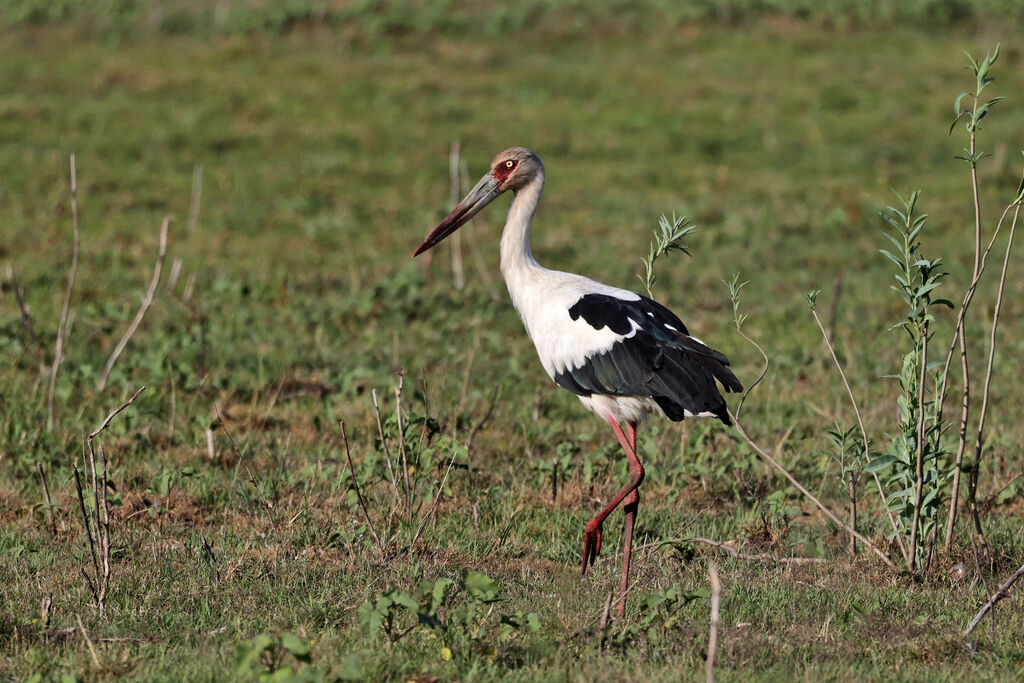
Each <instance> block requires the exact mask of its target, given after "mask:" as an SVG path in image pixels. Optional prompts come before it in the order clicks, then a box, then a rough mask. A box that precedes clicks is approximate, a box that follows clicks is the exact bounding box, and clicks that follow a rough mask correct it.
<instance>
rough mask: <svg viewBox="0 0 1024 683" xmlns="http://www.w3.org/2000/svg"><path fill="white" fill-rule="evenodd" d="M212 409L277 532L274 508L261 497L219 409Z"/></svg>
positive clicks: (258, 487)
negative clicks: (272, 511) (272, 512)
mask: <svg viewBox="0 0 1024 683" xmlns="http://www.w3.org/2000/svg"><path fill="white" fill-rule="evenodd" d="M213 409H214V410H215V411H216V413H217V424H219V425H220V426H221V427H223V428H224V434H226V435H227V437H228V442H229V443H230V444H231V448H232V450H234V452H235V455H237V456H238V460H239V462H241V463H242V466H243V467H245V472H246V474H248V475H249V483H250V484H252V487H253V488H254V489H256V495H257V496H259V499H260V506H261V507H262V508H263V510H264V511H265V512H266V513H267V519H269V520H270V526H271V527H273V529H274V531H277V523H276V522H275V521H274V515H273V514H271V510H272V509H273V508H274V506H273V505H271V504H270V502H269V501H268V500H267V499H266V498H264V497H263V491H261V490H260V485H259V483H258V482H257V481H256V475H255V474H253V473H252V470H251V469H249V461H248V460H246V458H245V454H244V453H242V450H241V449H240V448H239V447H238V443H236V442H235V437H233V436H232V435H231V430H230V429H228V426H227V425H226V424H224V417H223V416H222V415H221V414H220V408H218V407H217V406H216V405H214V406H213Z"/></svg>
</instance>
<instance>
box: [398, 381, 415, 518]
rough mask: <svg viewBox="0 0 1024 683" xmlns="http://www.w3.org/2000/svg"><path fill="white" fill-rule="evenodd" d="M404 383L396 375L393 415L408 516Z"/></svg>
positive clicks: (410, 496) (406, 514)
mask: <svg viewBox="0 0 1024 683" xmlns="http://www.w3.org/2000/svg"><path fill="white" fill-rule="evenodd" d="M404 385H405V375H404V374H401V373H400V374H399V375H398V386H397V387H395V415H396V416H397V418H398V453H399V455H401V457H402V481H403V482H404V484H405V516H406V518H408V517H409V511H410V507H411V505H412V484H411V483H410V481H409V462H408V460H407V458H406V454H405V450H406V449H405V420H404V417H403V415H402V387H403V386H404Z"/></svg>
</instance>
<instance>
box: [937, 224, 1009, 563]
mask: <svg viewBox="0 0 1024 683" xmlns="http://www.w3.org/2000/svg"><path fill="white" fill-rule="evenodd" d="M1013 206H1014V205H1013V204H1010V205H1008V206H1007V207H1006V209H1004V210H1003V214H1002V216H1000V217H999V222H998V223H996V229H995V231H994V232H993V233H992V237H991V239H990V240H989V242H988V246H987V247H986V248H985V251H984V252H983V253H982V255H981V263H980V266H979V267H978V268H977V269H976V271H975V274H974V276H973V277H972V278H971V284H970V285H969V286H968V288H967V291H966V292H965V293H964V298H963V301H962V302H961V304H960V308H959V309H958V310H957V317H956V327H955V328H954V332H953V338H952V339H951V340H950V343H949V349H948V350H947V352H946V361H945V363H944V364H943V368H942V373H941V375H940V378H941V379H940V381H939V387H940V388H939V392H938V394H937V395H936V398H937V400H938V401H939V402H940V404H939V410H940V411H941V409H942V404H941V402H943V401H945V398H946V385H947V381H948V379H949V368H950V365H951V363H952V360H953V351H954V350H955V349H956V347H957V343H958V342H959V343H960V348H961V358H960V365H961V371H962V372H963V375H964V384H965V386H966V387H969V386H970V384H969V382H970V377H969V372H968V367H967V356H966V354H965V352H964V351H963V348H964V344H965V343H966V340H965V339H964V334H965V333H964V321H965V318H966V316H967V309H968V308H969V307H970V305H971V301H972V300H973V298H974V293H975V292H976V291H977V289H978V283H979V282H980V281H981V276H982V274H983V273H984V272H985V266H986V264H987V262H988V256H989V252H991V251H992V247H993V246H994V245H995V242H996V238H997V237H999V233H1000V231H1001V230H1002V227H1003V222H1004V221H1005V220H1006V216H1007V215H1008V214H1009V213H1010V209H1012V208H1013ZM964 393H965V394H966V395H967V396H969V392H964ZM967 396H964V400H963V405H962V410H961V418H960V429H961V438H959V439H958V442H957V451H956V456H955V457H954V462H953V484H952V487H951V492H950V501H949V515H948V517H947V519H946V538H945V542H944V546H945V548H946V549H947V550H948V549H949V547H950V545H951V544H952V542H953V529H954V528H955V526H956V519H957V511H958V508H959V505H960V479H961V474H962V472H963V459H964V451H965V450H966V445H967V442H966V434H967V423H966V420H967V416H966V415H965V412H966V411H967V410H968V405H969V404H968V403H967V401H966V397H967ZM939 417H940V418H941V413H940V415H939Z"/></svg>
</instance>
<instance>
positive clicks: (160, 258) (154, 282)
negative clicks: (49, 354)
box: [98, 216, 171, 391]
mask: <svg viewBox="0 0 1024 683" xmlns="http://www.w3.org/2000/svg"><path fill="white" fill-rule="evenodd" d="M170 225H171V217H170V216H164V222H163V224H162V225H161V226H160V247H159V250H158V251H157V256H156V265H155V266H153V277H152V278H151V279H150V281H149V289H147V290H146V295H145V296H144V297H143V298H142V305H141V306H139V310H138V312H137V313H136V314H135V318H134V319H133V320H132V322H131V324H130V325H129V326H128V329H127V330H125V333H124V336H122V337H121V340H120V341H119V342H117V346H115V347H114V350H113V352H111V354H110V358H108V359H107V366H106V367H105V368H103V376H102V377H101V378H100V383H99V387H98V390H99V391H103V389H104V387H106V386H107V378H109V377H110V371H111V370H113V369H114V364H115V363H117V359H118V358H119V357H120V356H121V354H122V353H123V352H124V350H125V348H126V347H127V346H128V342H129V340H131V338H132V335H133V334H135V330H137V329H138V328H139V325H140V324H141V323H142V318H143V316H145V315H146V311H148V310H149V307H150V306H151V305H152V304H153V296H154V295H155V294H156V288H157V287H158V286H159V285H160V273H161V272H162V271H163V268H164V256H165V255H166V254H167V229H168V228H169V227H170Z"/></svg>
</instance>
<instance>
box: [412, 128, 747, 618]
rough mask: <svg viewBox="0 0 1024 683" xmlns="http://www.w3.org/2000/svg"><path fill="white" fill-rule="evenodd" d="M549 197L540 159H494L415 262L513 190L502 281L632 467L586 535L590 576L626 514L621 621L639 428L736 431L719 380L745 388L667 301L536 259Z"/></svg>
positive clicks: (563, 377)
mask: <svg viewBox="0 0 1024 683" xmlns="http://www.w3.org/2000/svg"><path fill="white" fill-rule="evenodd" d="M543 190H544V165H543V164H542V163H541V160H540V157H538V156H537V155H536V154H534V153H533V152H532V151H530V150H528V149H525V148H523V147H510V148H509V149H506V150H505V151H504V152H502V153H501V154H499V155H498V156H496V157H494V160H493V161H492V162H491V167H490V170H489V171H488V172H487V173H486V174H485V175H484V177H483V178H481V179H480V182H478V183H477V184H476V186H475V187H474V188H473V189H472V190H470V192H469V194H468V195H466V197H465V198H464V199H463V200H462V201H461V202H460V203H459V205H458V206H456V207H455V209H454V210H453V211H452V212H451V213H450V214H449V215H448V217H447V218H445V219H444V220H443V221H442V222H441V224H440V225H438V226H437V227H436V228H435V229H434V230H433V232H431V233H430V234H429V235H427V238H426V239H425V240H423V243H422V244H421V245H420V246H419V247H417V249H416V251H415V253H414V254H413V256H418V255H419V254H422V253H423V252H425V251H427V250H428V249H430V248H431V247H433V246H434V245H436V244H438V243H439V242H441V241H442V240H443V239H444V238H445V237H447V236H448V235H450V234H452V233H453V232H455V231H456V230H458V229H459V228H460V227H461V226H462V225H464V224H465V223H466V222H467V221H469V219H470V218H472V217H473V216H475V215H476V214H477V213H479V212H480V211H481V210H482V209H483V208H484V207H485V206H487V205H488V204H490V203H491V202H492V201H494V199H496V198H497V197H498V196H499V195H500V194H502V193H504V192H507V191H512V193H513V195H514V198H513V200H512V205H511V207H510V208H509V212H508V219H507V220H506V222H505V229H504V231H503V232H502V235H501V273H502V275H503V276H504V278H505V284H506V285H507V286H508V292H509V294H510V295H511V297H512V303H513V305H515V307H516V310H517V311H519V314H520V316H521V317H522V319H523V323H524V324H525V325H526V331H527V333H528V334H529V335H530V339H532V340H533V343H534V345H535V346H536V347H537V355H538V356H540V362H541V364H542V365H543V366H544V370H545V371H546V372H547V373H548V376H549V377H550V378H551V379H552V380H554V381H555V383H556V384H558V385H559V386H560V387H562V388H564V389H568V390H569V391H571V392H572V393H574V394H576V396H578V397H579V399H580V401H581V402H582V403H583V405H584V406H585V407H586V408H588V409H589V410H591V411H593V412H594V413H596V414H597V415H598V416H599V417H601V418H603V419H604V420H606V421H607V422H608V424H609V425H610V426H611V429H612V432H614V434H615V437H616V439H618V442H619V443H620V444H621V445H622V449H623V450H624V451H625V453H626V458H627V459H628V461H629V483H628V484H626V485H625V486H624V487H623V488H622V489H621V490H620V491H619V492H618V493H616V494H615V495H614V496H613V497H612V499H611V501H610V502H609V503H608V504H607V506H605V508H604V509H603V510H601V512H600V513H599V514H598V515H597V516H596V517H594V518H593V519H592V520H590V522H589V523H588V524H587V526H586V529H585V531H584V534H583V561H582V573H583V574H586V571H587V564H588V563H589V564H590V565H593V563H594V560H595V559H596V558H597V555H598V553H599V552H600V551H601V530H602V525H603V524H604V521H605V519H606V518H607V517H608V515H610V514H611V513H612V511H614V510H615V509H616V508H617V507H618V506H619V505H620V504H621V505H623V510H624V512H625V529H624V540H623V561H622V576H621V580H620V581H621V583H620V592H619V605H618V612H619V616H620V617H621V616H622V615H623V614H624V613H625V608H626V594H627V592H628V589H629V566H630V561H631V559H632V544H633V526H634V524H635V522H636V514H637V508H638V507H639V503H640V484H641V483H643V480H644V467H643V464H642V463H641V462H640V458H639V457H637V453H636V431H637V425H638V424H640V422H641V421H642V420H643V419H644V418H645V417H646V416H648V415H655V416H660V417H667V418H668V419H670V420H673V421H675V422H679V421H681V420H683V419H685V418H688V417H716V418H718V419H719V420H721V421H722V422H723V423H725V424H726V425H729V424H732V421H731V420H730V418H729V413H728V409H727V407H726V402H725V399H724V398H723V397H722V394H721V392H720V391H719V388H718V385H717V384H716V380H717V382H719V383H721V385H722V388H723V389H724V390H725V391H726V392H739V391H742V390H743V386H742V385H741V384H740V381H739V380H738V379H737V378H736V375H734V374H733V373H732V371H731V370H730V369H729V367H728V366H729V359H728V358H726V357H725V355H723V354H722V353H720V352H719V351H716V350H715V349H712V348H711V347H710V346H708V345H707V344H705V343H704V342H703V341H701V340H700V339H698V338H697V337H694V336H692V335H691V334H690V333H689V332H688V331H687V329H686V326H685V325H684V324H683V323H682V321H680V320H679V318H678V317H676V315H675V314H674V313H672V312H671V311H670V310H668V309H667V308H665V307H664V306H662V305H661V304H659V303H658V302H656V301H653V300H651V299H649V298H647V297H644V296H640V295H639V294H636V293H634V292H631V291H629V290H626V289H619V288H617V287H609V286H608V285H604V284H601V283H600V282H595V281H594V280H591V279H589V278H585V277H583V276H581V275H574V274H572V273H563V272H560V271H557V270H548V269H547V268H545V267H543V266H541V265H540V264H539V263H537V260H536V259H535V258H534V257H533V252H532V251H531V250H530V227H531V225H532V224H533V217H534V214H535V213H536V212H537V205H538V204H539V203H540V196H541V192H542V191H543ZM623 427H625V430H624V429H623Z"/></svg>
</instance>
